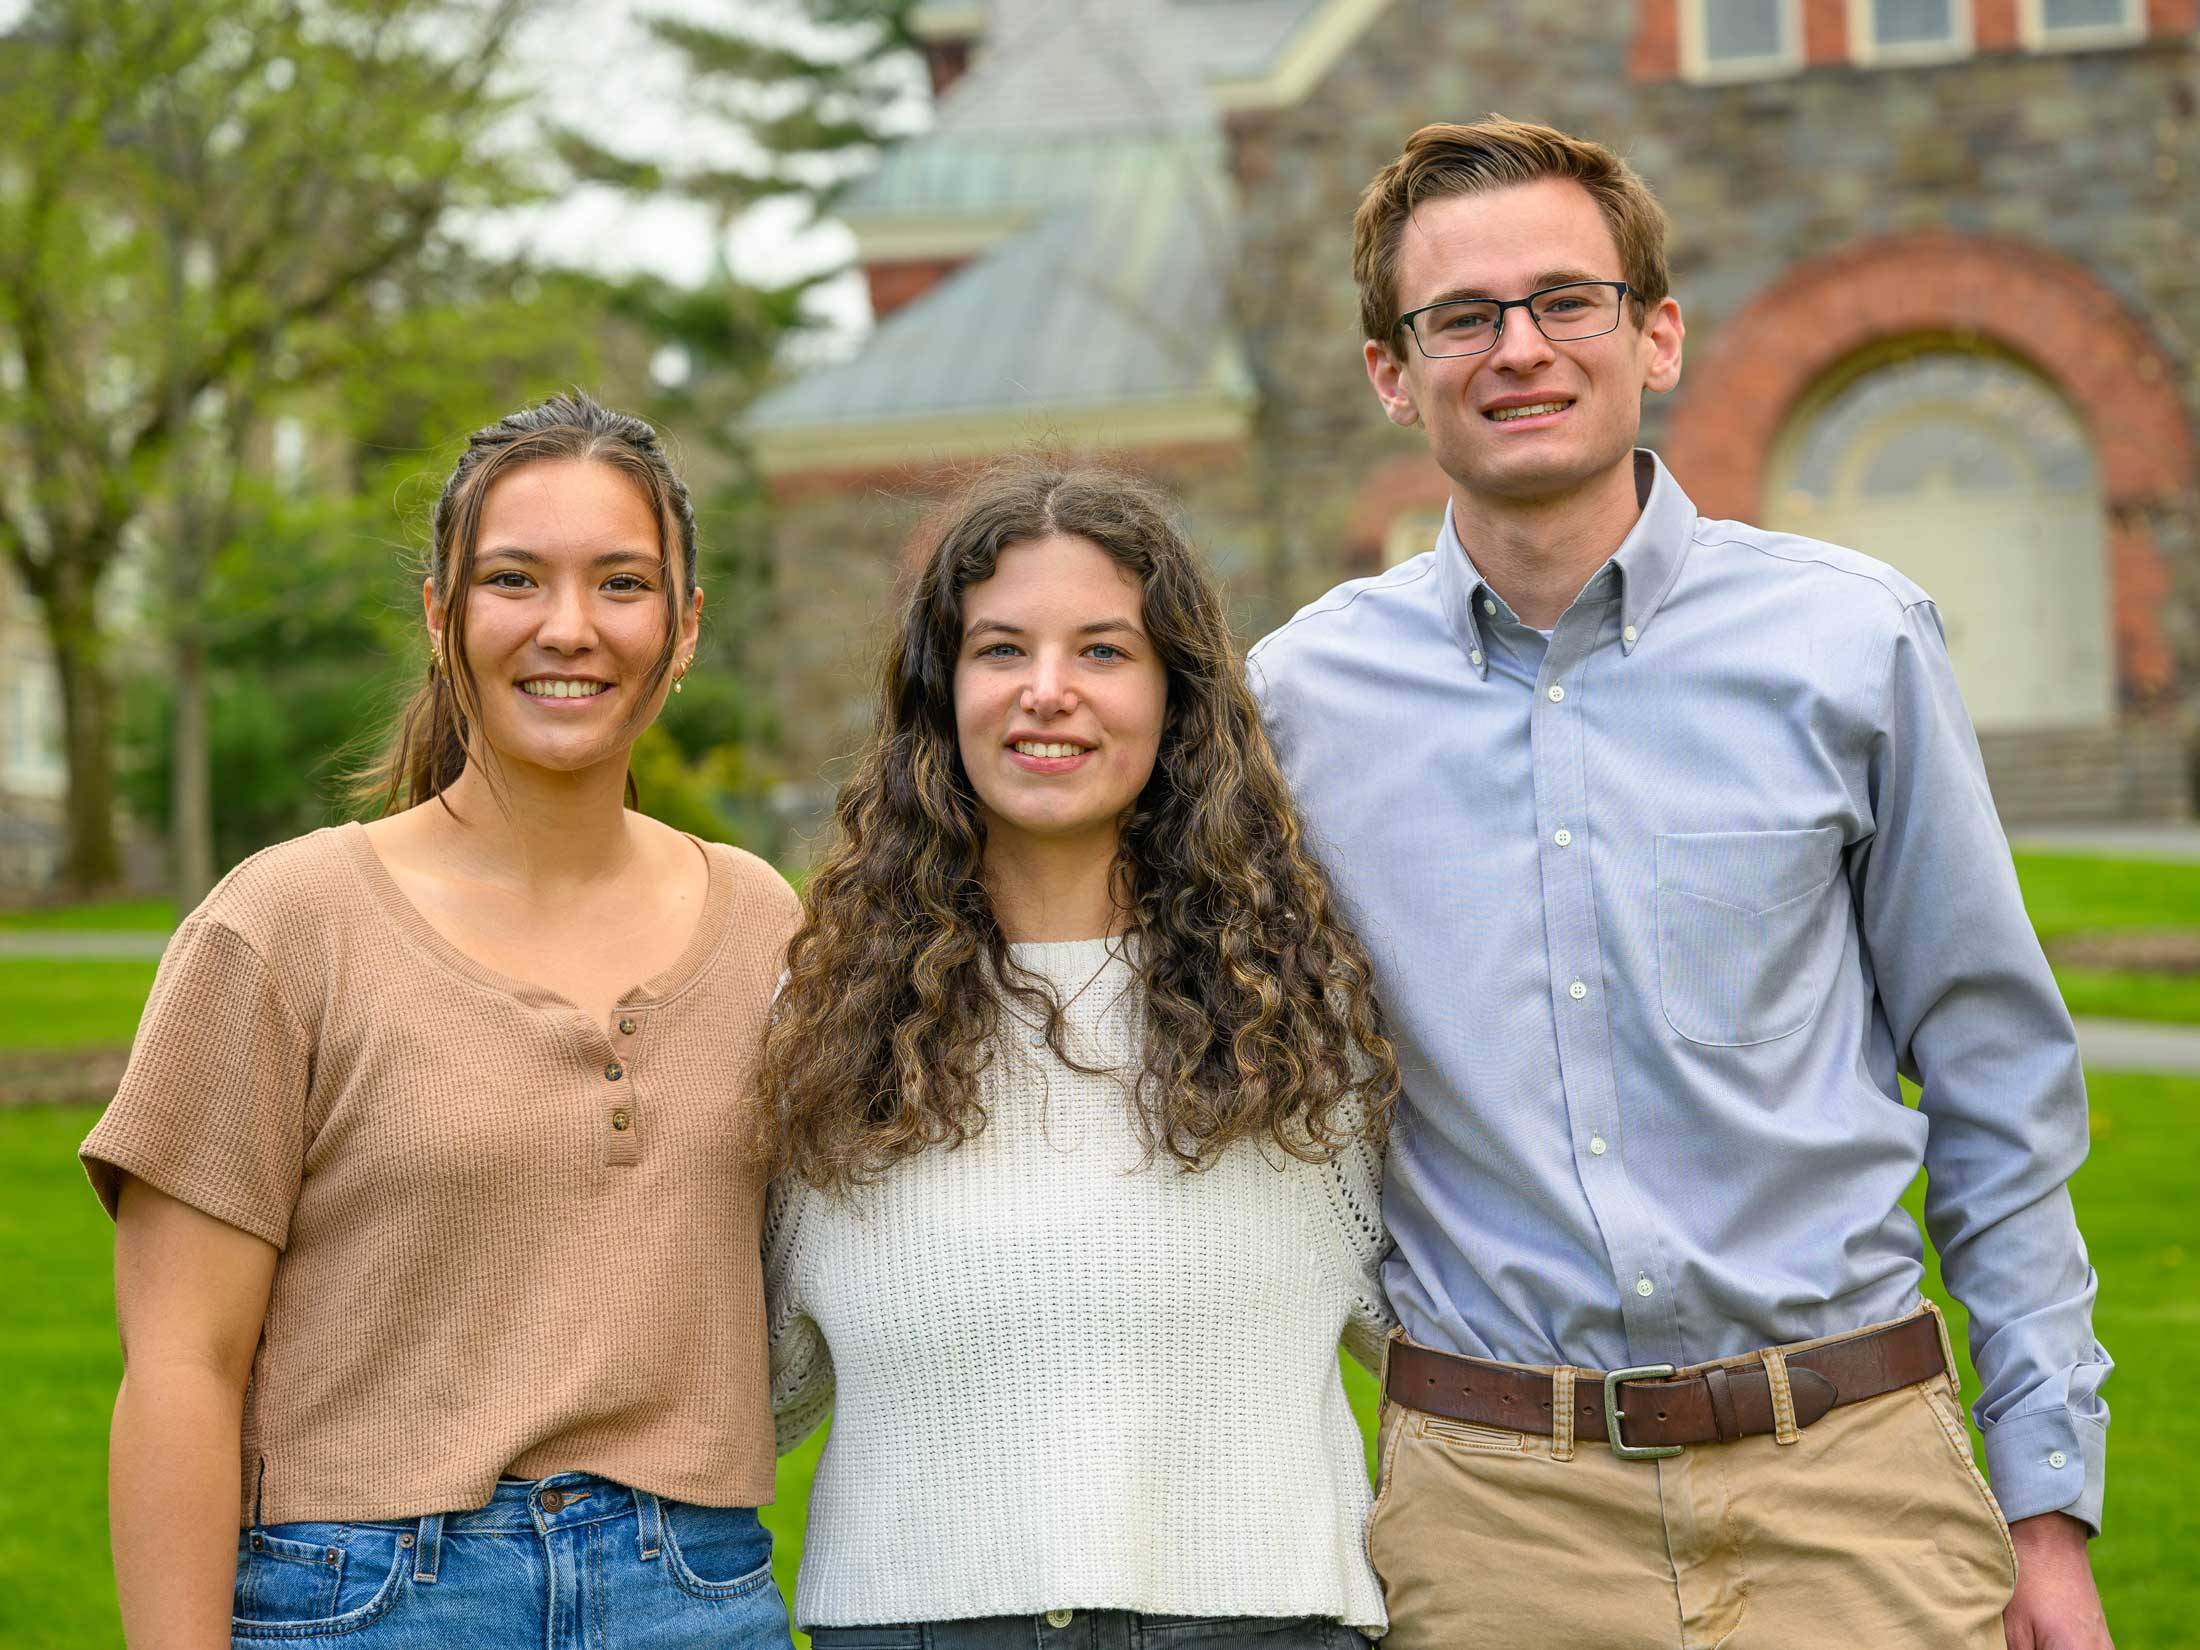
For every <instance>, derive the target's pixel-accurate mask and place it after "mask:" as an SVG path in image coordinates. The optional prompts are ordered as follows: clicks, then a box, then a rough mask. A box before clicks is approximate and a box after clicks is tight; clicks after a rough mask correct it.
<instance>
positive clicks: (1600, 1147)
mask: <svg viewBox="0 0 2200 1650" xmlns="http://www.w3.org/2000/svg"><path fill="white" fill-rule="evenodd" d="M1607 1150H1608V1148H1607V1147H1606V1146H1605V1144H1604V1136H1603V1135H1601V1134H1592V1135H1591V1136H1589V1155H1590V1156H1591V1157H1602V1156H1603V1155H1604V1154H1605V1152H1606V1151H1607Z"/></svg>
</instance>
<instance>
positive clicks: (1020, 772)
mask: <svg viewBox="0 0 2200 1650" xmlns="http://www.w3.org/2000/svg"><path fill="white" fill-rule="evenodd" d="M839 825H840V840H839V842H838V844H837V846H836V847H834V849H833V850H832V851H831V853H830V854H829V855H828V856H827V857H826V859H825V860H824V862H823V863H822V865H821V866H820V867H819V868H818V870H817V872H816V873H815V875H813V877H812V878H811V879H810V882H809V885H808V889H807V893H806V898H805V907H806V919H805V922H804V924H803V927H802V929H801V931H800V932H799V933H798V934H797V935H796V937H795V939H794V941H793V943H792V947H791V949H790V952H789V960H788V966H789V973H788V976H787V978H786V980H785V982H784V984H783V986H782V988H781V991H780V995H779V1000H778V1006H777V1010H776V1014H775V1020H774V1025H773V1029H772V1031H771V1033H770V1036H769V1039H768V1042H767V1055H766V1078H765V1084H766V1089H767V1093H768V1095H769V1097H770V1098H771V1100H772V1101H773V1103H774V1107H775V1113H776V1116H777V1118H778V1121H779V1125H780V1128H781V1131H782V1161H783V1163H784V1165H785V1167H786V1170H787V1175H786V1178H785V1179H784V1180H783V1182H782V1184H781V1187H780V1189H779V1190H778V1191H777V1192H776V1193H775V1197H774V1203H773V1207H772V1211H771V1213H770V1215H769V1216H768V1218H767V1245H766V1273H767V1280H768V1285H769V1288H770V1292H771V1298H772V1303H773V1306H772V1311H773V1319H772V1324H773V1329H772V1345H773V1360H774V1367H775V1376H774V1398H775V1404H776V1406H777V1407H778V1409H779V1411H780V1414H781V1420H782V1435H783V1440H791V1439H792V1438H794V1437H798V1436H800V1435H801V1434H802V1433H803V1432H805V1431H807V1430H808V1429H809V1428H810V1427H811V1426H814V1425H815V1424H816V1422H817V1421H818V1420H819V1419H820V1418H821V1417H822V1415H823V1413H824V1411H825V1409H826V1408H827V1407H828V1405H830V1406H832V1407H833V1409H834V1425H833V1432H832V1436H831V1438H830V1440H829V1441H828V1443H827V1446H826V1450H825V1454H824V1458H823V1461H822V1463H821V1465H820V1467H819V1470H818V1475H817V1479H816V1484H815V1488H814V1491H813V1493H812V1497H811V1503H810V1523H809V1532H808V1536H807V1539H806V1543H805V1549H804V1555H803V1567H802V1579H801V1584H800V1587H799V1589H798V1592H797V1600H796V1614H797V1617H798V1619H799V1620H800V1621H801V1622H802V1624H803V1625H804V1626H805V1627H806V1628H808V1630H809V1631H810V1632H811V1634H812V1636H813V1640H814V1642H815V1643H816V1644H817V1646H818V1647H819V1650H835V1647H841V1646H846V1647H854V1646H858V1645H861V1646H866V1647H872V1646H887V1647H895V1646H903V1645H907V1646H912V1647H913V1646H919V1645H921V1646H924V1647H926V1650H977V1647H984V1646H994V1645H1007V1644H1009V1643H1011V1642H1013V1643H1017V1644H1021V1645H1026V1646H1028V1645H1031V1644H1033V1643H1034V1642H1037V1643H1039V1644H1040V1645H1042V1646H1044V1645H1049V1644H1053V1643H1057V1642H1060V1643H1064V1644H1066V1643H1068V1642H1071V1640H1070V1638H1068V1637H1062V1638H1059V1639H1058V1638H1056V1637H1054V1636H1052V1635H1056V1634H1060V1633H1061V1632H1062V1630H1064V1629H1068V1628H1072V1625H1073V1624H1074V1633H1075V1634H1083V1635H1086V1636H1082V1637H1075V1639H1074V1642H1076V1643H1077V1644H1079V1645H1086V1644H1091V1645H1116V1644H1119V1643H1120V1644H1128V1643H1131V1642H1133V1640H1134V1639H1135V1641H1136V1642H1138V1643H1141V1644H1146V1645H1158V1644H1165V1643H1171V1642H1177V1641H1179V1640H1182V1641H1186V1642H1188V1641H1190V1640H1192V1639H1195V1638H1196V1639H1197V1641H1198V1643H1199V1645H1200V1646H1201V1650H1235V1647H1237V1646H1240V1645H1253V1644H1257V1645H1259V1646H1262V1647H1264V1650H1301V1647H1313V1646H1320V1647H1330V1646H1335V1645H1338V1644H1346V1643H1359V1642H1360V1640H1359V1637H1358V1635H1357V1634H1355V1633H1353V1632H1352V1631H1351V1629H1352V1628H1353V1627H1361V1628H1366V1629H1370V1630H1375V1629H1379V1628H1380V1626H1381V1624H1382V1622H1383V1619H1384V1618H1383V1609H1382V1601H1381V1597H1380V1594H1379V1592H1378V1590H1377V1587H1376V1583H1375V1578H1374V1575H1373V1573H1372V1571H1371V1570H1370V1569H1369V1568H1368V1565H1367V1560H1366V1557H1365V1554H1364V1551H1363V1548H1362V1545H1361V1531H1362V1525H1363V1523H1364V1520H1365V1516H1366V1511H1367V1503H1368V1494H1367V1478H1366V1473H1365V1470H1364V1468H1363V1465H1362V1460H1361V1444H1360V1438H1359V1434H1358V1432H1357V1431H1356V1429H1355V1427H1354V1424H1353V1420H1352V1416H1351V1413H1350V1410H1349V1409H1348V1407H1347V1405H1346V1402H1345V1398H1344V1393H1343V1389H1342V1385H1341V1382H1340V1380H1339V1376H1338V1370H1337V1362H1336V1348H1337V1345H1338V1341H1339V1338H1340V1337H1346V1338H1348V1339H1349V1341H1350V1343H1351V1345H1352V1346H1353V1349H1354V1350H1355V1351H1356V1352H1357V1353H1359V1355H1360V1356H1362V1357H1363V1359H1372V1358H1374V1357H1375V1356H1376V1355H1377V1351H1378V1348H1379V1346H1380V1342H1381V1338H1382V1335H1383V1333H1384V1331H1385V1328H1386V1326H1387V1321H1388V1320H1387V1313H1386V1310H1385V1308H1384V1306H1383V1303H1382V1296H1381V1292H1380V1289H1379V1287H1378V1285H1377V1283H1376V1281H1375V1266H1376V1262H1377V1260H1378V1258H1379V1254H1380V1250H1381V1247H1382V1228H1381V1222H1380V1218H1379V1215H1378V1213H1377V1188H1378V1163H1379V1157H1380V1146H1379V1141H1380V1138H1381V1134H1382V1124H1383V1120H1384V1118H1385V1115H1386V1113H1387V1109H1388V1106H1389V1103H1390V1098H1391V1095H1392V1094H1393V1093H1394V1091H1395V1089H1396V1071H1395V1068H1394V1065H1393V1062H1392V1059H1391V1055H1390V1052H1389V1046H1388V1044H1387V1043H1386V1042H1385V1041H1384V1039H1383V1037H1382V1034H1381V1031H1380V1029H1379V1026H1378V1021H1377V1015H1376V1010H1375V1005H1374V1003H1373V1000H1372V999H1371V997H1370V995H1369V990H1368V977H1369V969H1368V962H1367V958H1366V956H1365V954H1364V953H1363V951H1362V950H1361V948H1360V946H1359V944H1358V943H1357V942H1356V941H1355V940H1354V939H1353V938H1352V937H1351V935H1350V934H1348V933H1347V932H1345V930H1344V929H1343V928H1342V927H1341V926H1340V924H1339V921H1338V919H1337V918H1336V917H1335V916H1334V915H1333V913H1332V907H1331V904H1330V899H1329V894H1328V891H1327V888H1326V886H1325V884H1324V882H1323V880H1322V877H1321V875H1320V873H1319V872H1318V871H1317V870H1316V869H1315V867H1314V865H1313V863H1312V861H1311V860H1310V859H1309V858H1308V857H1307V855H1306V854H1305V852H1304V851H1303V849H1302V848H1301V845H1300V841H1299V832H1298V826H1297V824H1296V821H1295V820H1294V817H1293V815H1292V811H1291V807H1290V804H1289V802H1288V800H1287V798H1286V796H1285V794H1284V789H1283V784H1282V781H1281V779H1280V778H1279V777H1278V774H1277V770H1276V766H1275V763H1274V762H1273V760H1272V759H1271V757H1270V755H1269V753H1268V749H1267V746H1266V744H1265V743H1264V741H1263V739H1262V736H1261V733H1260V726H1259V722H1258V720H1257V718H1256V715H1255V712H1254V708H1253V702H1252V700H1251V698H1250V697H1249V696H1248V694H1247V692H1246V689H1245V685H1244V681H1243V677H1242V674H1241V671H1240V667H1239V665H1238V662H1237V659H1236V655H1235V652H1234V650H1233V648H1232V646H1231V643H1230V638H1229V634H1228V630H1227V627H1226V625H1225V623H1224V621H1223V618H1222V613H1221V608H1220V604H1219V603H1218V602H1217V600H1216V598H1215V594H1214V591H1213V589H1212V588H1211V587H1210V586H1209V584H1208V583H1207V581H1206V580H1205V578H1204V577H1203V576H1202V574H1201V573H1200V571H1199V568H1198V566H1197V563H1196V561H1195V560H1194V558H1193V555H1192V552H1191V550H1190V549H1189V547H1188V546H1187V545H1186V543H1185V541H1184V539H1183V537H1182V536H1181V535H1180V533H1179V532H1178V531H1177V529H1176V528H1175V527H1174V525H1173V524H1172V522H1171V520H1170V516H1169V512H1168V511H1167V509H1166V508H1165V507H1164V505H1163V504H1162V503H1161V502H1160V500H1159V499H1158V498H1157V497H1156V496H1155V495H1154V494H1152V493H1151V492H1150V491H1148V490H1147V489H1146V488H1144V487H1142V486H1139V485H1137V484H1136V483H1133V482H1129V481H1126V480H1124V479H1121V478H1118V477H1115V476H1110V475H1104V474H1092V473H1078V472H1062V471H1058V470H1054V469H1050V468H1046V467H1044V466H1030V465H1026V466H1017V467H1014V468H1012V469H1009V470H1007V471H1004V472H1001V473H999V474H996V475H993V476H991V477H989V478H988V479H986V480H985V481H983V482H982V483H980V484H979V486H978V487H977V488H976V490H975V491H974V492H973V493H972V494H971V495H970V496H969V497H968V498H967V499H966V500H965V501H964V502H963V504H962V506H961V508H960V509H959V510H957V511H956V512H955V514H954V517H953V519H952V521H951V522H949V524H948V525H947V526H946V527H945V529H944V531H943V532H942V533H941V535H940V537H939V539H938V541H937V544H936V547H935V548H934V549H933V551H932V553H931V555H930V557H929V559H928V561H927V563H926V565H925V567H924V569H923V571H922V573H921V575H920V576H919V577H918V579H917V581H916V583H915V586H914V589H913V591H912V593H911V595H910V596H909V599H908V602H907V604H906V606H905V608H904V610H903V614H902V619H901V625H900V629H899V634H898V637H897V639H896V641H895V643H894V645H893V647H892V648H891V651H890V653H889V656H888V659H887V662H886V667H885V672H884V681H883V690H882V695H881V705H880V711H879V720H878V725H877V728H876V731H875V733H874V736H873V738H872V740H871V742H870V745H869V748H868V750H867V751H866V753H865V755H864V756H863V758H862V761H861V764H860V766H859V768H858V769H857V771H856V773H855V776H854V777H853V778H852V779H851V780H850V781H849V782H848V784H847V786H846V787H845V788H844V789H843V791H842V793H841V797H840V803H839Z"/></svg>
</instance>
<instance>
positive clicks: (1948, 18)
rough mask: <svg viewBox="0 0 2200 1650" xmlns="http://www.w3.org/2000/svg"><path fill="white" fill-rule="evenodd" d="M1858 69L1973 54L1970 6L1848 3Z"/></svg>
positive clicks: (1912, 1)
mask: <svg viewBox="0 0 2200 1650" xmlns="http://www.w3.org/2000/svg"><path fill="white" fill-rule="evenodd" d="M1849 39H1850V47H1851V50H1850V55H1851V56H1852V57H1854V58H1855V59H1856V61H1858V62H1859V63H1882V62H1890V61H1892V62H1900V61H1903V60H1904V59H1911V60H1917V59H1930V58H1939V57H1955V56H1959V55H1960V54H1962V53H1964V52H1967V51H1969V50H1970V49H1971V0H1849Z"/></svg>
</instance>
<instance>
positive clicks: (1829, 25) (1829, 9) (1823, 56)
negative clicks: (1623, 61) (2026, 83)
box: [1627, 0, 2200, 81]
mask: <svg viewBox="0 0 2200 1650" xmlns="http://www.w3.org/2000/svg"><path fill="white" fill-rule="evenodd" d="M2019 3H2020V0H1971V39H1972V43H1973V44H1974V45H1975V46H1976V48H1977V49H1978V50H1979V51H1981V52H2005V51H2016V50H2018V49H2019V48H2021V47H2022V45H2023V43H2024V42H2023V38H2022V32H2021V29H2020V26H2019V18H2018V9H2017V8H2018V5H2019ZM1686 4H1689V0H1640V6H1639V8H1638V10H1637V13H1636V19H1635V34H1634V38H1633V40H1632V41H1630V42H1629V45H1628V52H1627V73H1628V76H1629V78H1630V79H1633V80H1637V81H1658V80H1674V79H1678V78H1679V76H1680V73H1681V7H1682V6H1684V5H1686ZM1801 10H1802V20H1803V61H1804V62H1805V63H1806V64H1808V65H1809V66H1811V67H1813V68H1816V67H1819V66H1821V65H1824V64H1838V63H1846V62H1848V61H1849V8H1848V0H1802V7H1801ZM2146 19H2147V33H2148V34H2149V35H2151V36H2154V37H2156V38H2160V37H2161V36H2164V35H2176V34H2186V33H2190V32H2191V30H2192V29H2193V28H2194V27H2195V25H2196V21H2200V0H2147V5H2146Z"/></svg>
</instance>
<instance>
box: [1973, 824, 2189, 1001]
mask: <svg viewBox="0 0 2200 1650" xmlns="http://www.w3.org/2000/svg"><path fill="white" fill-rule="evenodd" d="M2016 859H2017V879H2018V881H2019V882H2021V883H2022V884H2023V886H2024V904H2025V909H2026V910H2028V911H2029V912H2030V913H2031V916H2032V926H2033V927H2034V928H2036V929H2037V930H2038V931H2039V936H2040V938H2041V940H2043V941H2048V942H2052V941H2054V940H2057V939H2060V938H2062V937H2063V936H2064V935H2067V934H2104V933H2113V932H2116V931H2119V930H2123V931H2140V930H2163V929H2200V863H2192V864H2188V863H2180V862H2160V861H2149V860H2128V859H2091V858H2087V857H2085V856H2083V855H2078V854H2019V855H2017V856H2016ZM2055 979H2056V981H2057V983H2058V984H2060V985H2061V986H2062V994H2063V1001H2064V1002H2065V1003H2067V1004H2069V1005H2070V1012H2071V1013H2073V1014H2093V1015H2099V1016H2101V1017H2103V1018H2105V1019H2116V1020H2163V1021H2169V1022H2172V1023H2176V1024H2184V1025H2192V1024H2200V975H2190V974H2155V973H2143V972H2138V971H2134V970H2125V969H2106V968H2058V969H2056V970H2055Z"/></svg>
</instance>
